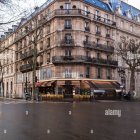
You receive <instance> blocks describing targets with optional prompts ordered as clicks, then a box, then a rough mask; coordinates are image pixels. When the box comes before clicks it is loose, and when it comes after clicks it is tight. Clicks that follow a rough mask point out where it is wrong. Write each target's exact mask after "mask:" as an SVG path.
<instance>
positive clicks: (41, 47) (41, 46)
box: [40, 41, 43, 51]
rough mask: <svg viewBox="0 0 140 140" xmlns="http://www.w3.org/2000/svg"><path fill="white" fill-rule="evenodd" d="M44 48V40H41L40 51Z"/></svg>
mask: <svg viewBox="0 0 140 140" xmlns="http://www.w3.org/2000/svg"><path fill="white" fill-rule="evenodd" d="M42 50H43V41H41V42H40V51H42Z"/></svg>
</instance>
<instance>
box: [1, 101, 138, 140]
mask: <svg viewBox="0 0 140 140" xmlns="http://www.w3.org/2000/svg"><path fill="white" fill-rule="evenodd" d="M111 110H118V111H120V112H118V113H119V115H120V116H119V115H118V114H111V112H110V111H111ZM107 111H108V112H107ZM125 139H126V140H140V102H121V101H115V102H114V101H100V102H94V103H90V102H79V103H67V102H64V103H63V102H62V103H60V102H58V103H57V102H55V103H54V102H52V103H51V102H50V103H46V102H41V103H38V102H35V103H33V102H25V101H6V102H0V140H125Z"/></svg>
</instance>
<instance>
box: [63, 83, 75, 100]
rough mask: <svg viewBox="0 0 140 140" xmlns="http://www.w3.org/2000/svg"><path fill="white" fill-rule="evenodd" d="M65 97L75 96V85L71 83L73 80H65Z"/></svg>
mask: <svg viewBox="0 0 140 140" xmlns="http://www.w3.org/2000/svg"><path fill="white" fill-rule="evenodd" d="M64 98H73V85H71V81H66V82H65V86H64Z"/></svg>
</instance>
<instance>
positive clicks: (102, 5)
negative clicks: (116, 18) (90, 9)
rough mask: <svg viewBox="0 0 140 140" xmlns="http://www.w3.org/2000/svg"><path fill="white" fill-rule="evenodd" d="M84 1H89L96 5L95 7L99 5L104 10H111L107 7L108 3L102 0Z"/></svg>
mask: <svg viewBox="0 0 140 140" xmlns="http://www.w3.org/2000/svg"><path fill="white" fill-rule="evenodd" d="M84 1H85V2H86V3H89V4H92V5H93V6H96V7H99V8H101V9H103V10H106V11H109V12H112V11H111V8H110V7H109V5H108V4H107V3H104V2H103V1H101V0H84Z"/></svg>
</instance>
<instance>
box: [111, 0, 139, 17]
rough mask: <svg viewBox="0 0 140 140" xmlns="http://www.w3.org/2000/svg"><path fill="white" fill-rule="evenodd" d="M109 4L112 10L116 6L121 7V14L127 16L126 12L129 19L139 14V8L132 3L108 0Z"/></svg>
mask: <svg viewBox="0 0 140 140" xmlns="http://www.w3.org/2000/svg"><path fill="white" fill-rule="evenodd" d="M110 3H111V6H112V8H113V10H114V11H115V10H116V9H117V8H118V7H120V8H121V15H122V16H125V17H126V16H127V12H129V14H130V15H131V19H134V17H135V16H138V15H140V10H139V9H137V8H135V7H134V6H132V5H129V4H128V3H125V2H123V1H121V0H115V1H114V0H110ZM129 18H130V17H129Z"/></svg>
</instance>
